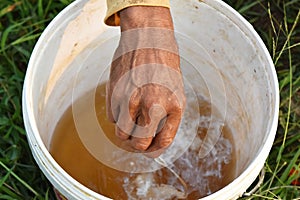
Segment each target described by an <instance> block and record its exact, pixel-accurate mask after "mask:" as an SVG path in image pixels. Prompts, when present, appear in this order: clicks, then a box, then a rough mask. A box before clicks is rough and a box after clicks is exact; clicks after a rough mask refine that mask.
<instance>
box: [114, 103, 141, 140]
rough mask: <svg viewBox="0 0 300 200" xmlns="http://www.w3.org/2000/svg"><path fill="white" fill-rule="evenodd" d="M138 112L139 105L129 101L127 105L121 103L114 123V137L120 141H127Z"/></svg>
mask: <svg viewBox="0 0 300 200" xmlns="http://www.w3.org/2000/svg"><path fill="white" fill-rule="evenodd" d="M138 111H139V104H138V103H136V102H134V101H130V103H129V105H126V103H125V102H123V105H122V106H121V109H120V114H119V117H118V121H117V123H116V136H117V137H119V138H120V139H122V140H127V139H128V138H129V137H130V136H131V133H132V131H133V129H134V126H135V121H136V116H137V113H138Z"/></svg>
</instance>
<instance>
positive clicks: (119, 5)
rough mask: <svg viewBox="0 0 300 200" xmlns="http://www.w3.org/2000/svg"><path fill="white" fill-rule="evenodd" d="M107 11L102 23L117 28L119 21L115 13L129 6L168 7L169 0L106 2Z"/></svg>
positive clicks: (111, 0)
mask: <svg viewBox="0 0 300 200" xmlns="http://www.w3.org/2000/svg"><path fill="white" fill-rule="evenodd" d="M106 1H107V11H106V16H105V19H104V22H105V23H106V24H107V25H110V26H118V25H119V22H120V19H119V17H118V15H117V13H118V12H119V11H120V10H122V9H124V8H127V7H130V6H162V7H168V8H169V7H170V1H169V0H106Z"/></svg>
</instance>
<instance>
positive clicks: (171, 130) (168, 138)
mask: <svg viewBox="0 0 300 200" xmlns="http://www.w3.org/2000/svg"><path fill="white" fill-rule="evenodd" d="M180 121H181V114H180V113H173V114H170V115H168V116H167V119H166V122H165V124H164V126H163V128H162V130H161V131H160V132H159V133H158V134H157V135H156V136H155V138H154V139H153V141H152V144H151V146H150V147H149V148H148V150H147V154H148V156H150V157H158V156H159V155H160V154H162V153H163V151H164V150H165V149H166V148H167V147H169V146H170V145H171V144H172V142H173V140H174V138H175V136H176V132H177V130H178V127H179V124H180Z"/></svg>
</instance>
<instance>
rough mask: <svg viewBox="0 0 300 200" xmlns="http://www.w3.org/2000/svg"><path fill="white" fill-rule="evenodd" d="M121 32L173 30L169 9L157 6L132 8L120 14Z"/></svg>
mask: <svg viewBox="0 0 300 200" xmlns="http://www.w3.org/2000/svg"><path fill="white" fill-rule="evenodd" d="M120 26H121V31H126V30H129V29H136V28H147V27H156V28H166V29H171V30H173V29H174V28H173V21H172V17H171V13H170V10H169V8H166V7H159V6H132V7H128V8H125V9H124V10H122V11H121V12H120Z"/></svg>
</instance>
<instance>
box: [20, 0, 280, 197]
mask: <svg viewBox="0 0 300 200" xmlns="http://www.w3.org/2000/svg"><path fill="white" fill-rule="evenodd" d="M105 11H106V1H105V0H90V1H88V0H78V1H75V2H74V3H72V4H71V5H70V6H68V7H67V8H66V9H65V10H63V11H62V12H61V13H60V14H59V15H58V16H57V17H56V18H55V19H54V20H53V21H52V22H51V23H50V24H49V26H48V27H47V28H46V30H45V31H44V33H43V34H42V36H41V37H40V39H39V41H38V43H37V44H36V46H35V49H34V51H33V53H32V56H31V59H30V62H29V66H28V70H27V73H26V77H25V82H24V89H23V116H24V123H25V128H26V132H27V137H28V141H29V144H30V147H31V151H32V154H33V156H34V158H35V160H36V162H37V163H38V165H39V167H40V168H41V170H42V171H43V172H44V174H45V175H46V176H47V178H48V179H49V181H50V182H51V183H52V184H53V186H54V187H55V188H56V189H57V191H58V194H60V195H61V196H60V198H66V199H109V198H108V197H107V196H105V195H101V194H100V193H102V194H106V191H104V192H103V191H100V190H98V189H94V188H93V187H92V186H88V184H86V183H84V182H83V181H80V178H78V177H76V173H74V174H72V172H69V171H68V169H65V168H64V167H65V166H63V164H61V163H60V161H58V159H54V157H55V156H54V157H52V155H51V154H50V152H49V151H50V150H51V141H52V140H53V141H54V140H55V137H56V136H55V132H56V130H57V127H58V126H59V120H60V119H63V116H64V113H67V112H68V109H69V108H70V106H71V105H72V103H74V102H78V99H80V98H81V97H82V96H84V95H85V94H87V93H89V92H90V91H93V90H94V89H95V88H97V87H98V86H99V85H101V84H104V83H105V81H107V78H108V69H109V65H110V62H111V60H112V57H113V53H114V51H115V49H116V47H117V45H118V40H119V36H120V32H119V28H118V27H108V26H106V25H104V23H103V20H102V19H104V15H105ZM171 12H172V16H173V20H174V26H175V32H176V39H177V42H178V45H179V51H180V57H181V67H182V70H183V75H184V79H185V81H186V83H187V85H188V86H190V88H192V90H193V92H194V93H195V94H196V96H201V99H202V100H205V101H206V102H208V103H209V104H211V105H212V106H211V108H210V109H209V110H210V111H211V112H213V113H219V116H218V118H219V119H222V120H221V121H222V123H223V124H222V123H220V126H221V125H222V126H223V130H227V129H228V133H230V134H228V135H230V136H226V137H225V136H224V137H223V139H222V137H216V138H218V141H219V142H222V141H223V142H224V144H227V143H228V142H230V143H231V148H229V146H228V149H231V151H230V152H231V153H233V154H231V158H230V159H229V157H226V155H227V154H226V151H218V150H217V148H221V147H224V144H223V146H222V145H219V146H218V143H216V140H215V138H209V139H211V140H209V139H207V140H206V142H207V143H206V144H214V145H213V147H214V148H208V147H209V146H208V147H203V148H202V149H204V150H203V151H201V155H205V156H202V159H203V161H205V164H208V163H209V162H210V161H211V160H213V158H211V157H209V156H210V155H211V154H213V153H216V154H218V153H220V152H222V153H225V155H224V159H223V160H222V159H221V163H223V164H224V163H230V162H231V161H234V167H233V168H234V170H233V171H231V172H232V173H233V175H232V176H231V175H230V178H228V180H227V181H226V183H224V185H222V186H220V188H216V189H211V191H209V190H208V189H207V191H205V192H204V193H205V194H204V195H199V194H197V198H198V197H203V196H205V195H207V196H205V197H203V199H236V198H238V197H239V196H240V195H242V194H243V193H244V192H245V191H246V190H247V188H248V187H249V186H250V185H251V183H252V182H253V181H254V180H255V178H256V177H257V176H258V174H259V172H260V170H261V169H262V167H263V165H264V162H265V160H266V158H267V156H268V153H269V151H270V149H271V146H272V144H273V140H274V137H275V133H276V128H277V119H278V108H279V106H278V105H279V92H278V82H277V77H276V73H275V70H274V66H273V63H272V60H271V58H270V56H269V53H268V51H267V49H266V48H265V46H264V44H263V42H262V40H261V39H260V38H259V36H258V35H257V33H256V32H255V31H254V30H253V28H252V26H251V25H250V24H249V23H248V22H247V21H246V20H245V19H244V18H242V17H241V16H240V15H239V14H238V13H237V12H236V11H234V10H233V9H232V8H230V7H229V6H227V5H226V4H225V3H223V2H221V1H216V0H205V1H198V0H187V1H184V3H183V2H182V1H180V0H171ZM93 94H95V93H93ZM100 96H101V95H100ZM98 97H99V96H98ZM95 105H97V104H95ZM98 106H100V105H98ZM98 109H100V110H101V107H100V108H98ZM200 111H201V108H200ZM216 111H217V112H216ZM199 120H200V121H201V112H200V117H199ZM213 120H214V119H213ZM216 121H217V120H216ZM103 122H104V121H103V120H99V124H101V123H103ZM202 122H203V121H202ZM199 124H200V123H199ZM102 125H103V124H102ZM202 125H203V124H202ZM103 126H104V125H103ZM108 129H109V128H108ZM105 132H107V131H105ZM219 136H220V135H219ZM195 138H196V137H195ZM80 139H81V138H80ZM200 139H203V138H201V137H200ZM81 140H82V139H81ZM79 141H80V140H79ZM193 141H194V142H195V143H197V139H195V140H193ZM211 141H212V142H211ZM191 144H193V145H190V146H189V148H190V149H191V148H193V146H194V147H195V146H197V145H194V143H191ZM225 146H226V145H225ZM221 149H222V148H221ZM182 152H185V151H182ZM187 152H188V151H187ZM52 154H53V155H54V153H53V152H52ZM181 155H184V153H182V154H181ZM187 155H188V154H187ZM190 155H192V154H190ZM75 156H76V155H74V157H75ZM91 157H95V156H94V155H93V156H91ZM205 158H209V159H207V160H205ZM79 162H80V161H79ZM168 163H169V164H170V165H174V171H175V172H176V173H178V174H179V175H180V176H181V177H182V178H183V179H184V177H187V175H184V173H183V172H180V170H179V171H176V167H177V166H180V167H178V168H181V169H182V168H184V167H183V166H181V165H182V160H180V158H176V159H175V158H174V160H172V162H168ZM83 164H84V163H83ZM129 164H130V162H129ZM156 164H157V163H156ZM157 165H158V164H157ZM187 166H188V165H187ZM198 166H199V165H198ZM224 166H225V165H224ZM224 166H223V167H224ZM101 167H102V168H103V166H101ZM128 167H130V166H128ZM221 168H222V167H221ZM198 169H200V167H198V168H193V170H195V171H194V173H195V174H194V175H195V176H199V177H200V178H199V179H197V180H205V178H203V176H205V173H204V172H203V171H197V170H198ZM105 170H106V169H105ZM159 170H161V172H159ZM164 170H165V169H163V168H162V167H161V166H160V168H159V169H158V170H157V171H154V174H155V173H157V176H158V177H159V173H161V174H167V175H170V177H172V176H173V174H171V172H170V171H167V170H165V171H164ZM221 171H222V170H221ZM219 172H220V170H219ZM99 173H100V172H99ZM71 175H72V176H71ZM155 176H156V175H155ZM215 176H216V177H218V176H219V174H218V172H217V171H216V173H215ZM148 178H149V177H148V176H139V175H138V174H135V175H133V176H132V177H130V176H129V178H128V182H126V180H127V179H126V178H125V179H122V180H121V185H122V188H126V191H129V192H128V193H126V192H125V193H126V195H127V196H129V195H136V194H137V189H136V188H135V189H134V188H131V186H132V185H131V184H127V185H126V183H129V182H130V183H131V182H132V183H135V184H136V185H138V184H139V183H146V182H147V180H148ZM173 178H174V176H173ZM158 179H159V178H158ZM99 181H100V180H99ZM159 181H160V180H158V183H157V185H163V184H165V185H166V187H165V189H166V190H172V191H173V192H174V193H176V191H177V192H182V191H183V185H182V184H181V183H180V182H179V181H178V179H175V178H174V180H173V182H168V181H167V180H161V182H159ZM164 181H165V182H164ZM148 182H149V181H148ZM187 182H188V181H187ZM190 182H192V181H190ZM101 184H102V183H100V185H101ZM188 184H189V185H193V184H194V183H188ZM197 184H199V183H198V182H196V183H195V184H194V185H195V187H197V186H198V185H197ZM142 185H145V184H142ZM146 185H147V184H146ZM168 185H169V186H172V187H169V186H168ZM198 189H199V188H198ZM131 190H132V192H130V191H131ZM175 190H176V191H175ZM199 190H200V189H199ZM143 191H144V190H142V189H141V190H139V191H138V193H139V194H143ZM191 193H192V192H191ZM108 196H109V195H108Z"/></svg>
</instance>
